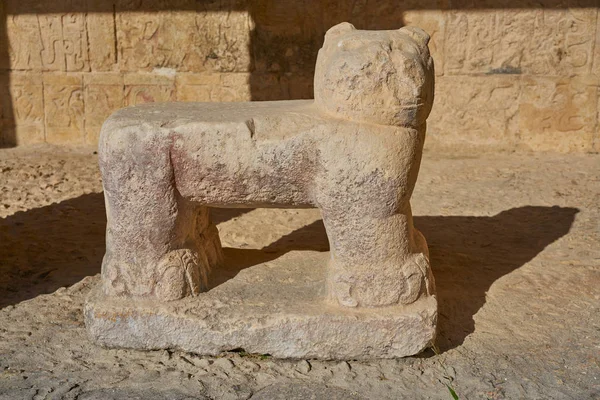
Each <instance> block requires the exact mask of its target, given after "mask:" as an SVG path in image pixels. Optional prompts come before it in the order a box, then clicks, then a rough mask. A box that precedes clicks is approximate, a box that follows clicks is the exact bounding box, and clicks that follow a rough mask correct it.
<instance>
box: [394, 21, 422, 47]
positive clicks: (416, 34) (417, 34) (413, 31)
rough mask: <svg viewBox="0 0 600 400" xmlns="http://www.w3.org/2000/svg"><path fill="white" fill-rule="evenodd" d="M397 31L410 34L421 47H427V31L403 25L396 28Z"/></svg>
mask: <svg viewBox="0 0 600 400" xmlns="http://www.w3.org/2000/svg"><path fill="white" fill-rule="evenodd" d="M398 31H400V32H402V33H404V34H405V35H408V36H410V38H411V39H412V40H414V41H415V42H417V44H418V45H419V46H421V47H427V43H429V35H428V34H427V32H425V31H424V30H423V29H421V28H418V27H416V26H404V27H402V28H400V29H398Z"/></svg>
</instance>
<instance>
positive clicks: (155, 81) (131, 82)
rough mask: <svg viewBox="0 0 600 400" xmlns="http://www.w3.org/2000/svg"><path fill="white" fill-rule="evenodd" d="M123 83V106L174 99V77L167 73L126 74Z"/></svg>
mask: <svg viewBox="0 0 600 400" xmlns="http://www.w3.org/2000/svg"><path fill="white" fill-rule="evenodd" d="M124 84H125V94H124V99H123V104H124V105H125V106H133V105H136V104H144V103H154V102H163V101H172V100H175V79H174V76H172V75H169V74H165V75H156V74H144V73H140V74H126V75H125V76H124Z"/></svg>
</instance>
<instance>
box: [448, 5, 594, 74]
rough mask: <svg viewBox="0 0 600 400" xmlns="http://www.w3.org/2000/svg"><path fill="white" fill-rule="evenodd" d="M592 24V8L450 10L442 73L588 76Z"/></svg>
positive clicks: (589, 70) (590, 66) (591, 46)
mask: <svg viewBox="0 0 600 400" xmlns="http://www.w3.org/2000/svg"><path fill="white" fill-rule="evenodd" d="M464 1H465V2H468V0H464ZM459 3H460V1H459ZM478 4H479V3H478ZM480 6H481V5H480ZM596 20H597V10H596V9H590V8H582V9H575V8H563V9H552V8H537V7H536V8H531V9H496V10H494V12H490V11H487V10H482V11H470V12H464V11H462V10H461V11H449V12H448V19H447V25H446V40H445V52H444V55H445V73H446V74H472V73H491V74H506V73H508V74H511V73H512V74H521V73H522V74H533V75H553V76H560V75H564V76H570V75H573V74H589V73H590V72H591V68H592V59H593V54H592V52H593V48H594V39H593V38H594V34H593V32H594V31H595V26H596V24H597V21H596Z"/></svg>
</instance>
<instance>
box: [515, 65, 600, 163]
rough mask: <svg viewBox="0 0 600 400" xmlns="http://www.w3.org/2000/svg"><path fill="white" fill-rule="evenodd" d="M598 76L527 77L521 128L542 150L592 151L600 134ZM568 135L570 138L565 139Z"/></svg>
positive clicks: (529, 142)
mask: <svg viewBox="0 0 600 400" xmlns="http://www.w3.org/2000/svg"><path fill="white" fill-rule="evenodd" d="M597 118H598V78H597V77H596V76H588V77H581V78H574V79H568V78H551V77H527V78H525V79H524V80H523V93H522V94H521V99H520V102H519V131H520V135H521V137H522V138H523V139H524V142H525V143H527V146H528V147H529V148H531V149H534V150H542V151H560V152H569V151H592V150H593V142H594V138H595V137H597V136H598V130H597V129H598V128H597V121H598V119H597ZM565 137H568V138H569V140H568V141H566V140H564V138H565Z"/></svg>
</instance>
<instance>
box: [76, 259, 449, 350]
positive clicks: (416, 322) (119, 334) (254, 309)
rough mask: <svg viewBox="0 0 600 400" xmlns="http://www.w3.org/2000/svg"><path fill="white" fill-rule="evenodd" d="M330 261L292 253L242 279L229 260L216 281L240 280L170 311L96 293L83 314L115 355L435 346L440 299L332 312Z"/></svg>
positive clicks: (92, 331)
mask: <svg viewBox="0 0 600 400" xmlns="http://www.w3.org/2000/svg"><path fill="white" fill-rule="evenodd" d="M328 258H329V255H328V254H327V253H320V252H306V251H305V252H302V253H290V254H286V255H284V256H282V257H281V258H280V259H279V261H278V262H279V263H280V265H279V267H278V268H273V266H272V265H271V263H269V262H266V263H263V264H260V265H254V266H252V267H251V268H247V269H244V270H242V271H239V273H237V270H236V269H235V268H227V266H229V267H231V264H228V262H229V260H228V259H227V258H226V259H225V264H224V267H223V268H221V269H220V270H216V271H215V273H216V274H215V275H213V279H214V280H215V281H219V280H223V279H226V278H227V277H229V276H231V275H235V277H234V278H232V279H230V280H228V281H227V282H225V283H223V284H221V285H219V286H217V287H215V288H213V289H211V290H210V291H208V292H205V293H200V294H199V295H198V296H196V297H187V298H185V299H183V300H179V301H174V302H168V303H157V302H155V301H150V300H147V299H146V300H144V299H129V298H119V297H111V296H106V295H105V294H103V293H102V292H101V290H100V287H97V288H96V289H95V291H94V292H92V294H91V295H90V297H89V298H88V301H87V304H86V307H85V318H86V325H87V328H88V332H89V333H90V336H91V337H92V339H93V340H94V341H95V342H96V343H99V344H101V345H104V346H110V347H128V348H141V349H162V348H171V349H173V348H176V349H183V350H185V351H190V352H195V353H199V354H211V355H217V354H219V353H221V352H223V351H229V350H234V349H239V348H242V349H244V350H245V351H246V352H248V353H258V354H270V355H272V356H274V357H277V358H324V359H370V358H393V357H403V356H407V355H412V354H415V353H418V352H420V351H421V350H422V349H424V348H425V347H427V346H428V345H430V341H431V340H433V338H434V337H435V325H436V318H437V312H436V308H437V306H436V300H435V297H428V298H421V299H420V300H418V301H416V302H414V303H412V304H410V305H407V306H402V305H395V306H390V307H380V308H375V309H370V308H367V309H365V308H352V307H339V306H337V305H334V304H328V303H327V302H326V301H325V299H326V275H327V273H326V266H327V261H328ZM281 263H284V265H285V266H284V267H282V266H281ZM236 273H237V275H236Z"/></svg>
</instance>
